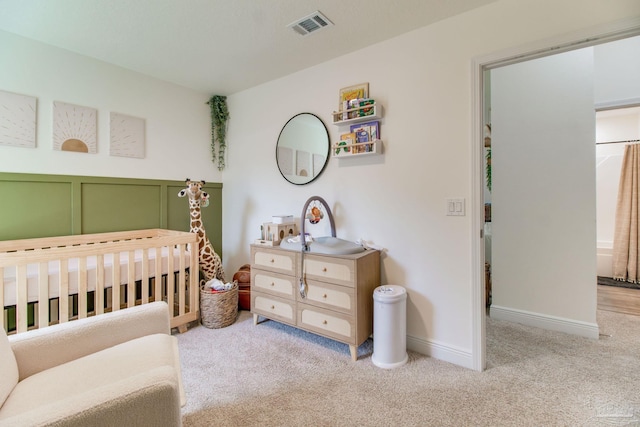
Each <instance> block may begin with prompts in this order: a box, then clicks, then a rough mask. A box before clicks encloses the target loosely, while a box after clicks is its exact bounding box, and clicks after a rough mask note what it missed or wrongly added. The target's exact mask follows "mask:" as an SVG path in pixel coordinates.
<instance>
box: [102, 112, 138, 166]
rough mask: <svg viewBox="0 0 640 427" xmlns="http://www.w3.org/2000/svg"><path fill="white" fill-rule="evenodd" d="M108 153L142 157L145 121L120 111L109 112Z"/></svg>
mask: <svg viewBox="0 0 640 427" xmlns="http://www.w3.org/2000/svg"><path fill="white" fill-rule="evenodd" d="M110 127H111V145H110V154H111V155H112V156H119V157H134V158H137V159H143V158H144V144H145V121H144V119H139V118H137V117H131V116H127V115H124V114H120V113H111V126H110Z"/></svg>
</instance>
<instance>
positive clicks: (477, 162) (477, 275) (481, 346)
mask: <svg viewBox="0 0 640 427" xmlns="http://www.w3.org/2000/svg"><path fill="white" fill-rule="evenodd" d="M638 33H640V28H638V26H637V24H636V26H635V27H624V26H623V25H620V27H619V28H618V29H617V30H615V31H612V32H607V33H598V32H597V31H596V30H594V32H593V35H592V37H590V38H589V39H571V37H570V36H568V37H567V38H565V39H564V40H556V45H555V46H542V47H541V48H540V49H538V50H536V51H530V52H518V53H517V54H514V53H513V52H510V53H509V54H503V55H501V54H496V55H493V56H492V57H485V58H480V59H477V60H475V61H474V64H473V66H474V70H475V71H474V72H475V77H474V79H473V83H474V95H475V100H476V102H475V103H474V104H475V105H474V117H473V119H474V124H473V125H474V129H473V139H472V144H473V150H472V153H473V163H474V164H473V165H472V169H473V176H474V181H475V183H474V186H473V192H472V202H473V210H474V211H475V212H474V219H473V232H474V235H476V236H480V239H478V240H476V241H474V248H473V254H474V257H473V260H474V266H475V267H474V281H475V282H476V285H477V286H474V301H475V303H474V308H473V310H474V330H473V343H474V354H475V355H476V357H474V367H475V368H476V369H478V370H483V369H484V368H485V366H486V339H485V321H484V320H485V319H484V313H485V280H484V277H485V266H484V262H485V253H484V239H483V238H482V237H483V234H484V228H485V227H484V225H485V207H484V183H485V168H484V165H485V161H486V160H485V147H484V136H485V135H484V133H485V129H484V126H485V124H486V122H485V116H486V112H485V109H484V108H483V107H484V102H483V101H484V99H485V96H486V95H487V94H488V93H490V92H485V90H487V91H488V90H489V88H488V87H486V86H485V81H484V79H483V76H484V74H485V71H488V70H492V69H496V68H499V67H504V66H506V65H511V64H515V63H520V62H525V61H529V60H531V59H537V58H543V57H547V56H551V55H554V54H557V53H565V52H571V51H574V50H577V49H579V48H583V47H589V46H594V45H596V44H600V43H605V42H609V41H614V40H619V39H623V38H627V37H632V36H636V35H638ZM492 132H494V135H495V126H492ZM493 164H495V163H493ZM494 178H495V175H494ZM494 185H495V181H494ZM494 214H495V211H492V219H495V217H494ZM476 233H477V234H476ZM494 261H495V259H494ZM594 269H595V267H594ZM525 311H526V310H525ZM596 332H597V329H596ZM589 333H590V334H593V331H589ZM596 337H597V335H596Z"/></svg>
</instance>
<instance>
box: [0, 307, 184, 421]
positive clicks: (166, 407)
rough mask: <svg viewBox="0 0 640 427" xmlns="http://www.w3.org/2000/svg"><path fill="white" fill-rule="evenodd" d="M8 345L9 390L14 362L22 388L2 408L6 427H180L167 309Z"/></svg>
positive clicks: (71, 326)
mask: <svg viewBox="0 0 640 427" xmlns="http://www.w3.org/2000/svg"><path fill="white" fill-rule="evenodd" d="M4 339H5V341H8V342H9V343H10V344H11V349H12V353H13V354H6V352H5V353H1V354H0V356H1V357H2V359H1V360H0V363H1V364H2V365H3V368H2V371H1V372H2V374H3V383H4V371H5V368H4V364H5V360H9V361H10V358H11V357H13V356H15V359H14V363H15V364H16V366H17V370H18V383H17V384H14V386H13V387H12V389H11V390H10V393H9V395H8V397H7V398H6V399H5V401H4V404H3V405H2V407H0V426H3V425H21V426H22V425H29V426H30V425H65V426H87V425H91V426H114V425H127V426H136V425H140V426H148V425H153V426H179V425H180V424H181V414H180V406H181V404H183V403H184V392H183V390H182V385H181V378H180V365H179V357H178V347H177V340H176V338H175V337H172V336H171V335H170V328H169V312H168V307H167V305H166V303H163V302H158V303H151V304H145V305H141V306H137V307H132V308H128V309H124V310H120V311H116V312H113V313H107V314H103V315H99V316H94V317H91V318H88V319H81V320H76V321H72V322H68V323H63V324H60V325H55V326H50V327H47V328H42V329H37V330H34V331H29V332H25V333H21V334H17V335H13V336H10V337H9V338H8V340H7V338H6V336H5V337H4ZM1 348H2V345H1V344H0V349H1ZM0 352H2V350H0ZM9 374H11V372H9ZM2 387H3V388H4V385H3V386H2Z"/></svg>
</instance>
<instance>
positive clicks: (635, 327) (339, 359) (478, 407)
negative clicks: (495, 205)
mask: <svg viewBox="0 0 640 427" xmlns="http://www.w3.org/2000/svg"><path fill="white" fill-rule="evenodd" d="M487 323H488V327H487V334H488V343H487V359H488V361H489V366H488V369H487V370H486V371H485V372H475V371H472V370H468V369H465V368H461V367H458V366H455V365H452V364H449V363H445V362H441V361H438V360H435V359H432V358H429V357H426V356H423V355H420V354H417V353H413V352H409V362H408V363H407V364H406V365H405V366H403V367H401V368H397V369H394V370H384V369H380V368H378V367H376V366H375V365H373V363H372V362H371V351H372V349H373V345H372V342H371V341H368V342H367V343H365V345H363V346H361V347H360V349H359V352H360V356H359V360H358V362H355V363H354V362H352V361H351V358H350V356H349V349H348V347H347V346H346V345H343V344H338V343H336V342H334V341H331V340H327V339H323V338H320V337H317V336H316V335H313V334H308V333H305V332H301V331H298V330H296V329H294V328H290V327H287V326H284V325H282V324H279V323H277V322H272V321H266V322H264V323H261V324H259V325H258V326H254V325H253V319H252V317H251V315H250V314H249V313H248V312H246V311H243V312H241V313H240V316H239V318H238V321H237V322H236V323H235V324H234V325H232V326H229V327H227V328H223V329H217V330H215V329H207V328H205V327H202V326H197V327H194V328H192V329H190V330H189V331H187V332H186V333H184V334H181V335H177V336H178V340H179V345H180V356H181V362H182V366H183V372H182V375H183V379H184V385H185V388H186V394H187V401H188V402H187V405H186V406H185V407H184V408H183V421H184V425H185V427H189V426H347V425H354V426H599V425H602V426H606V425H625V426H631V425H635V426H638V425H640V356H639V355H640V317H634V316H629V315H624V314H619V313H612V312H606V311H600V312H598V323H599V324H600V330H601V333H602V334H606V335H609V336H602V337H601V339H600V340H590V339H586V338H580V337H574V336H570V335H566V334H563V333H557V332H549V331H543V330H540V329H536V328H531V327H525V326H521V325H518V324H513V323H509V322H505V321H496V320H492V319H488V321H487Z"/></svg>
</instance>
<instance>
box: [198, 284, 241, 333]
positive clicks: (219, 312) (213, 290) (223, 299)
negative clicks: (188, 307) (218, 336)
mask: <svg viewBox="0 0 640 427" xmlns="http://www.w3.org/2000/svg"><path fill="white" fill-rule="evenodd" d="M200 316H201V321H202V324H203V325H204V326H206V327H207V328H210V329H218V328H224V327H226V326H229V325H231V324H233V323H234V322H235V321H236V318H237V316H238V282H236V281H233V282H232V283H224V282H222V281H220V280H218V279H213V280H210V281H208V282H206V283H204V280H203V281H202V282H201V285H200Z"/></svg>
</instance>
